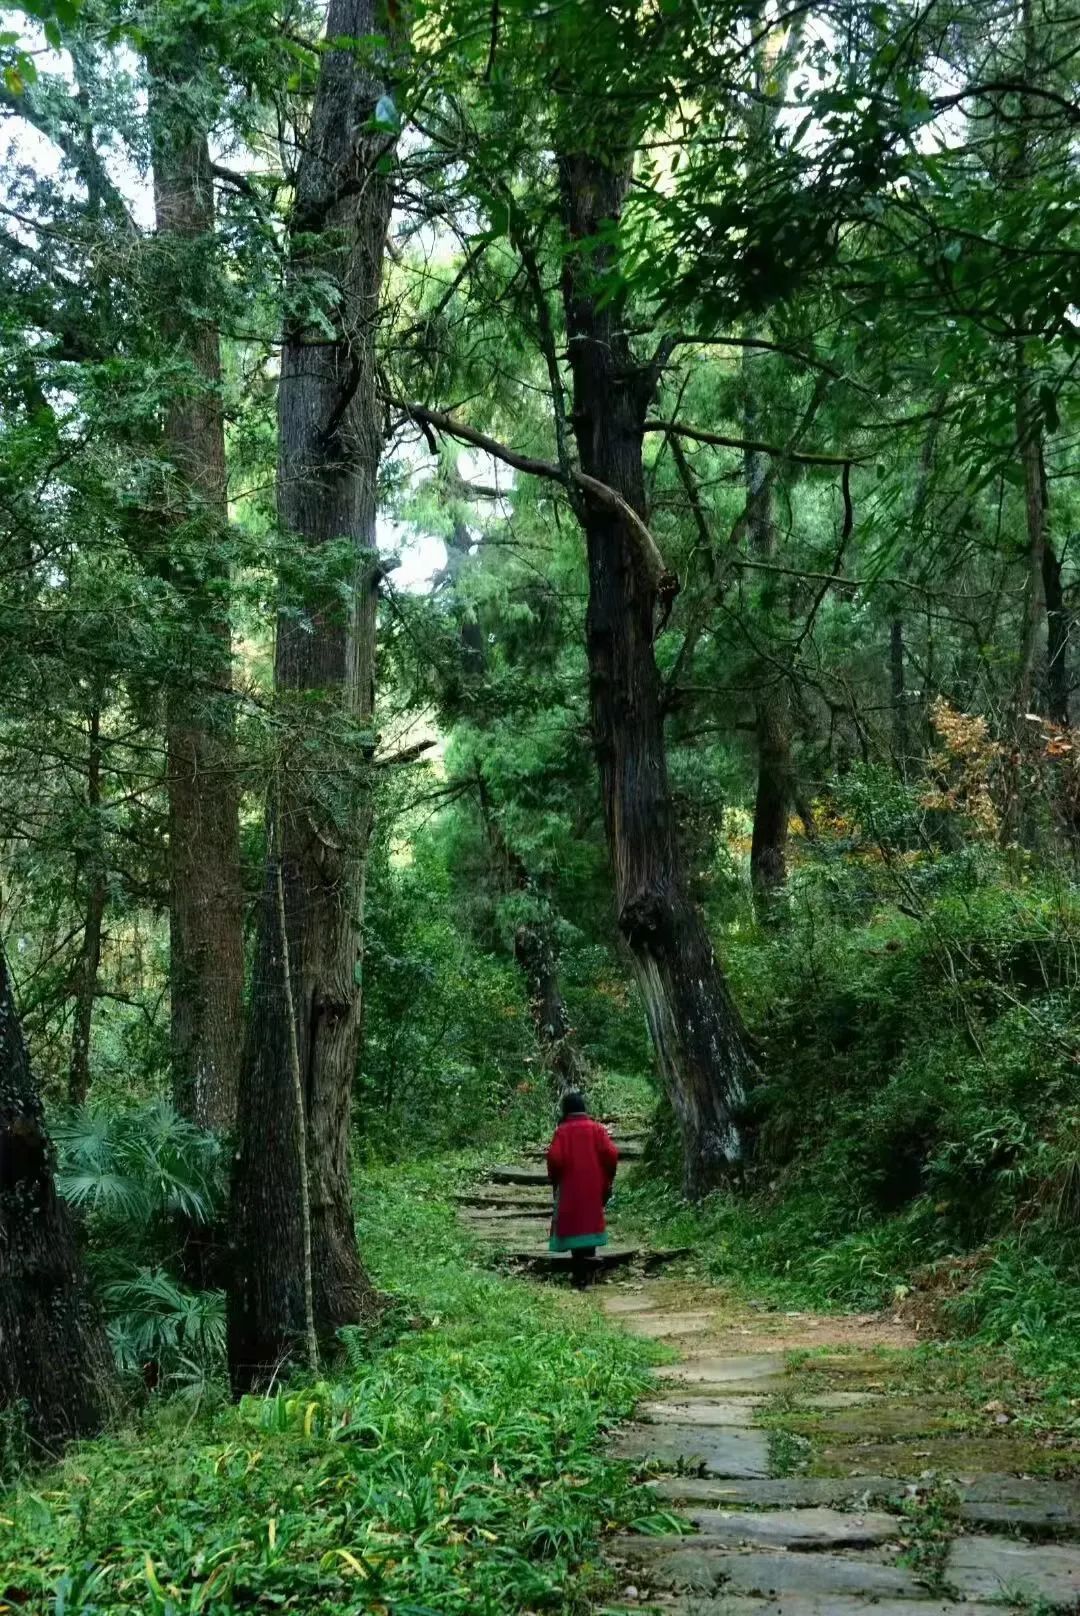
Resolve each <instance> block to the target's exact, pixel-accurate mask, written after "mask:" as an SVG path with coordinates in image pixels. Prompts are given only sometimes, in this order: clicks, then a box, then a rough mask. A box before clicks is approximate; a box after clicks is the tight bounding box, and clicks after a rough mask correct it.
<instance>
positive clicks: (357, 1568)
mask: <svg viewBox="0 0 1080 1616" xmlns="http://www.w3.org/2000/svg"><path fill="white" fill-rule="evenodd" d="M334 1553H335V1554H336V1555H338V1557H339V1558H340V1559H342V1560H344V1562H345V1564H346V1565H347V1566H348V1567H349V1569H350V1571H354V1572H355V1573H356V1575H357V1576H358V1577H363V1578H364V1579H365V1581H366V1579H367V1568H366V1567H365V1566H364V1565H362V1564H361V1562H360V1561H359V1560H358V1559H357V1558H356V1555H355V1554H352V1553H350V1551H349V1550H348V1549H335V1550H334Z"/></svg>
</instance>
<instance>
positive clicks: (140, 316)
mask: <svg viewBox="0 0 1080 1616" xmlns="http://www.w3.org/2000/svg"><path fill="white" fill-rule="evenodd" d="M9 17H13V19H14V20H13V21H12V22H11V26H10V29H9V31H8V32H7V33H5V34H3V35H0V69H2V72H3V81H4V87H3V89H2V90H0V140H2V148H3V177H2V182H0V346H2V354H3V359H2V367H0V625H2V634H3V644H4V655H3V658H2V660H0V782H2V784H0V939H2V948H3V955H2V959H0V1042H2V1049H3V1058H2V1063H0V1422H4V1423H3V1427H2V1434H3V1440H2V1441H0V1450H2V1453H3V1455H5V1456H6V1458H5V1464H6V1463H8V1462H10V1464H11V1465H13V1466H14V1467H15V1468H16V1469H19V1468H20V1467H22V1466H24V1465H27V1464H30V1465H33V1464H35V1463H37V1462H39V1461H40V1460H41V1459H42V1458H43V1457H48V1456H51V1455H55V1454H56V1453H57V1452H58V1451H59V1450H60V1449H61V1448H62V1447H63V1445H64V1444H65V1442H66V1441H68V1440H69V1439H70V1438H72V1437H76V1436H78V1437H86V1436H92V1435H94V1434H95V1433H97V1432H100V1431H102V1430H103V1429H116V1428H117V1422H119V1424H120V1426H122V1425H123V1422H124V1421H125V1420H129V1419H133V1418H136V1419H146V1418H150V1417H151V1413H148V1410H151V1405H153V1406H155V1407H156V1406H157V1405H159V1404H160V1405H161V1406H162V1407H166V1406H167V1405H169V1402H170V1399H175V1398H176V1397H177V1396H179V1397H181V1398H182V1399H183V1398H185V1397H186V1398H187V1399H188V1400H189V1403H190V1400H191V1399H192V1398H195V1399H196V1400H199V1399H201V1400H203V1402H204V1403H206V1404H207V1405H208V1406H214V1407H219V1408H220V1407H226V1408H227V1406H228V1397H229V1395H230V1391H231V1394H232V1395H233V1396H235V1397H240V1396H244V1395H245V1394H249V1393H252V1392H260V1391H261V1390H263V1389H264V1388H265V1387H266V1386H267V1385H268V1384H269V1383H271V1382H280V1381H281V1377H282V1376H284V1377H285V1378H286V1381H287V1380H288V1376H289V1375H290V1374H292V1375H293V1376H299V1377H301V1378H302V1377H303V1376H304V1375H305V1374H308V1375H310V1374H312V1373H313V1372H314V1371H315V1370H316V1367H317V1366H319V1365H321V1366H322V1371H324V1372H330V1371H329V1370H327V1368H326V1366H327V1365H331V1366H332V1365H333V1363H334V1362H335V1361H338V1359H339V1358H340V1354H341V1352H342V1351H343V1347H342V1343H343V1342H344V1343H345V1350H347V1355H348V1357H349V1360H350V1362H355V1361H358V1360H359V1359H364V1358H365V1357H366V1356H370V1355H371V1354H374V1353H375V1352H376V1351H377V1350H378V1344H379V1343H380V1342H383V1344H384V1345H385V1340H386V1339H387V1338H388V1337H387V1332H390V1333H391V1334H392V1325H391V1324H389V1323H388V1322H387V1320H388V1318H389V1319H391V1320H392V1319H393V1317H395V1315H394V1312H393V1308H392V1307H391V1308H390V1311H389V1313H388V1311H387V1296H386V1292H387V1280H386V1276H385V1274H384V1273H383V1272H382V1270H381V1269H380V1273H379V1275H378V1276H376V1275H375V1274H374V1273H373V1271H372V1263H373V1260H376V1258H377V1253H376V1251H375V1250H374V1248H370V1247H369V1246H368V1245H367V1244H366V1243H365V1231H368V1232H369V1233H370V1238H371V1239H372V1240H376V1239H377V1238H382V1236H378V1233H377V1232H378V1230H380V1229H381V1230H382V1235H383V1236H386V1229H387V1227H388V1225H387V1224H386V1223H385V1219H383V1221H382V1222H380V1219H382V1218H383V1214H382V1213H379V1212H377V1211H376V1210H374V1209H373V1208H374V1202H373V1201H372V1200H371V1196H372V1195H373V1194H374V1191H373V1190H372V1186H373V1185H375V1184H380V1183H385V1182H386V1176H385V1175H386V1174H387V1172H388V1171H390V1169H391V1167H393V1166H395V1164H396V1167H397V1169H398V1170H399V1171H405V1172H412V1171H419V1170H420V1169H419V1167H418V1166H417V1164H418V1163H424V1162H427V1163H432V1162H435V1163H438V1162H442V1163H443V1164H444V1166H443V1168H442V1169H440V1171H443V1172H450V1171H451V1169H450V1167H449V1166H446V1165H445V1164H446V1163H448V1162H449V1161H451V1160H457V1159H459V1158H460V1153H461V1152H473V1153H475V1152H478V1151H479V1152H481V1153H483V1152H488V1153H489V1154H491V1153H493V1152H496V1151H497V1150H498V1149H499V1148H500V1145H501V1144H502V1143H503V1142H504V1141H506V1140H507V1139H511V1138H524V1137H526V1136H528V1135H530V1134H532V1135H536V1134H538V1133H541V1132H542V1131H543V1130H544V1129H545V1128H546V1127H547V1126H548V1123H549V1118H550V1115H551V1111H552V1105H553V1101H554V1098H555V1097H556V1096H557V1095H558V1093H559V1092H560V1091H561V1090H562V1089H564V1088H565V1087H567V1086H571V1085H573V1086H583V1087H585V1088H586V1089H587V1090H588V1091H589V1092H590V1094H591V1095H592V1096H593V1098H594V1100H595V1102H596V1104H597V1105H598V1107H599V1108H600V1109H604V1108H605V1107H606V1108H607V1109H608V1110H609V1111H612V1112H618V1111H619V1110H620V1108H623V1109H625V1108H627V1107H629V1108H630V1109H631V1110H632V1111H634V1112H635V1113H636V1114H640V1115H643V1116H647V1117H648V1118H649V1119H650V1127H651V1130H652V1142H651V1145H650V1150H649V1155H648V1160H647V1163H646V1167H645V1170H644V1171H643V1172H641V1173H639V1175H638V1180H637V1183H636V1185H635V1186H634V1188H633V1189H631V1190H628V1191H626V1192H625V1194H626V1196H627V1202H626V1204H627V1207H628V1209H629V1210H630V1211H631V1212H632V1213H633V1215H635V1216H637V1217H639V1218H641V1219H642V1220H644V1221H645V1222H646V1223H649V1224H650V1226H652V1227H663V1228H666V1229H668V1230H669V1231H677V1232H678V1234H679V1238H680V1239H685V1240H686V1241H687V1242H689V1243H692V1244H694V1245H695V1246H696V1247H697V1248H698V1249H699V1250H700V1253H701V1256H702V1260H704V1261H705V1262H706V1263H710V1264H712V1265H713V1266H714V1268H715V1271H716V1272H717V1273H722V1274H729V1275H734V1276H735V1277H736V1278H738V1277H739V1276H742V1277H745V1276H746V1274H748V1273H750V1272H754V1273H758V1274H761V1275H763V1276H769V1282H770V1283H774V1284H777V1285H780V1284H783V1285H787V1286H789V1287H795V1288H796V1290H797V1289H798V1287H800V1286H801V1287H802V1288H803V1293H807V1294H808V1293H809V1292H810V1291H813V1293H814V1294H815V1295H817V1296H818V1297H823V1298H825V1299H826V1300H831V1301H833V1302H835V1303H858V1304H860V1305H877V1304H879V1303H881V1302H883V1301H887V1300H889V1299H895V1298H896V1297H897V1296H901V1297H903V1296H906V1295H908V1293H909V1292H911V1291H916V1292H917V1291H919V1290H920V1289H922V1290H929V1291H933V1292H935V1293H938V1292H942V1291H943V1292H945V1293H946V1295H947V1297H948V1298H949V1300H948V1306H947V1308H946V1314H947V1328H948V1329H950V1330H952V1331H954V1332H957V1333H962V1332H964V1331H982V1332H983V1333H984V1334H988V1335H989V1336H990V1337H992V1338H993V1339H996V1340H1001V1341H1010V1342H1011V1343H1012V1345H1013V1347H1014V1348H1015V1349H1016V1350H1018V1351H1023V1350H1029V1351H1030V1352H1031V1353H1033V1354H1035V1357H1036V1358H1039V1354H1040V1353H1041V1354H1042V1357H1041V1358H1039V1362H1040V1363H1041V1364H1042V1366H1043V1368H1044V1369H1047V1372H1051V1371H1052V1372H1053V1373H1055V1374H1061V1375H1066V1376H1067V1375H1068V1374H1072V1373H1074V1372H1075V1369H1076V1367H1077V1366H1078V1365H1080V1356H1078V1354H1077V1350H1076V1347H1075V1327H1076V1324H1077V1322H1078V1320H1080V1241H1078V1219H1080V1092H1078V1089H1077V1065H1078V1062H1080V1027H1078V1023H1077V1016H1078V1008H1080V964H1078V959H1080V955H1078V944H1080V896H1078V888H1077V884H1076V883H1077V862H1076V861H1077V856H1078V853H1080V729H1077V728H1074V719H1076V720H1077V721H1078V723H1080V715H1078V712H1077V694H1076V692H1077V687H1078V685H1080V630H1078V625H1077V616H1078V613H1080V553H1078V550H1077V542H1078V534H1080V494H1078V490H1077V483H1076V478H1077V475H1078V469H1077V468H1078V464H1080V462H1078V458H1077V455H1076V452H1075V451H1076V445H1077V440H1078V433H1080V389H1078V386H1077V367H1078V363H1080V324H1078V315H1077V306H1076V303H1077V294H1076V288H1077V283H1078V282H1077V269H1078V267H1080V229H1078V213H1077V201H1078V192H1080V171H1078V167H1077V129H1078V125H1080V100H1078V98H1077V61H1078V55H1080V31H1078V22H1077V17H1076V16H1075V14H1074V13H1073V12H1072V11H1071V9H1070V8H1069V7H1066V6H1063V5H1061V4H1060V0H1009V3H1003V4H999V3H997V0H929V3H914V0H881V3H873V4H871V3H870V0H827V3H825V0H823V3H820V4H817V3H815V4H809V5H806V6H798V7H793V8H784V7H770V6H768V5H746V4H742V3H726V0H701V3H698V4H689V3H681V0H625V3H623V0H620V3H610V4H608V3H602V0H577V3H568V0H559V3H553V4H541V3H535V0H441V3H434V0H414V3H413V4H411V5H408V4H401V5H399V4H398V3H397V0H387V4H385V5H384V4H383V3H382V0H329V4H328V6H325V7H324V6H320V5H308V4H304V3H301V4H292V3H291V0H290V3H286V4H272V3H270V0H213V3H206V0H151V3H149V4H145V5H144V4H141V3H139V0H131V3H128V0H81V4H79V3H76V0H33V3H32V4H24V5H23V7H22V9H21V10H19V11H17V12H15V13H14V14H11V13H9ZM454 1153H457V1155H456V1156H455V1155H454ZM358 1208H359V1224H358V1222H357V1209H358ZM372 1231H375V1232H372ZM386 1238H389V1236H386ZM419 1238H420V1236H419V1235H418V1233H417V1228H416V1226H413V1225H409V1226H407V1227H404V1226H403V1227H401V1228H397V1232H396V1233H395V1234H394V1235H393V1240H392V1243H400V1242H404V1243H405V1245H406V1246H408V1244H409V1243H410V1242H413V1241H416V1240H419ZM404 1256H405V1253H404V1252H399V1253H398V1257H397V1258H396V1259H395V1260H398V1261H401V1260H402V1259H403V1258H404ZM418 1261H419V1258H418ZM401 1272H402V1274H404V1276H406V1279H407V1275H408V1264H407V1263H405V1265H404V1268H403V1269H402V1270H401ZM389 1288H390V1289H391V1290H393V1289H394V1287H393V1285H390V1286H389ZM404 1289H405V1291H407V1289H408V1285H407V1283H405V1286H404ZM794 1293H795V1292H794V1291H793V1292H792V1294H794ZM1070 1338H1071V1339H1072V1344H1071V1345H1069V1341H1070ZM1048 1343H1049V1345H1048ZM598 1350H599V1349H598ZM1032 1361H1034V1359H1033V1360H1032ZM553 1372H554V1370H553ZM627 1373H629V1371H627ZM215 1400H216V1401H215ZM242 1406H243V1405H242ZM151 1412H152V1410H151ZM154 1417H157V1416H154ZM161 1417H165V1416H164V1415H162V1416H161ZM106 1440H108V1439H106ZM272 1546H273V1545H272V1544H271V1547H272ZM560 1552H561V1551H560ZM70 1592H71V1590H70V1589H69V1594H70ZM72 1597H73V1596H72ZM86 1597H87V1598H88V1599H89V1597H90V1596H89V1595H87V1596H86ZM155 1597H156V1595H155ZM373 1597H374V1596H373ZM522 1597H525V1595H523V1596H522ZM51 1608H52V1607H51V1606H50V1609H51ZM57 1608H58V1609H59V1606H57ZM64 1608H65V1609H67V1608H72V1609H73V1608H84V1607H83V1606H81V1605H79V1606H76V1605H75V1604H73V1603H72V1604H69V1605H68V1606H65V1607H64ZM85 1608H89V1606H86V1607H85ZM94 1608H99V1607H98V1606H95V1607H94ZM100 1608H105V1607H104V1606H101V1607H100ZM108 1608H110V1609H112V1608H113V1606H112V1605H109V1606H108ZM116 1608H121V1607H120V1606H119V1605H118V1606H117V1607H116ZM123 1608H127V1607H126V1606H124V1607H123ZM144 1608H145V1607H144ZM154 1608H155V1609H161V1610H164V1609H165V1608H166V1606H164V1605H161V1604H160V1603H159V1604H158V1605H157V1606H155V1607H154ZM169 1608H172V1607H169ZM177 1608H179V1607H177ZM185 1608H186V1607H185ZM191 1608H192V1609H194V1608H196V1607H195V1606H194V1605H193V1606H192V1607H191ZM206 1608H209V1607H206ZM214 1608H217V1607H214ZM221 1608H222V1609H223V1610H224V1609H225V1608H226V1607H225V1606H224V1605H223V1606H222V1607H221ZM228 1608H229V1609H232V1606H231V1605H230V1606H228ZM310 1608H312V1609H315V1608H316V1607H315V1606H311V1607H310ZM318 1608H320V1609H321V1608H322V1607H321V1606H320V1607H318ZM327 1608H328V1609H329V1608H330V1607H329V1606H328V1607H327ZM333 1608H335V1609H336V1608H337V1607H336V1606H335V1607H333ZM364 1608H368V1607H366V1606H365V1607H364ZM371 1608H373V1609H374V1608H376V1607H375V1606H372V1607H371ZM379 1608H382V1607H379ZM393 1608H394V1609H395V1610H397V1609H400V1610H403V1611H404V1610H405V1609H406V1608H407V1607H406V1606H405V1605H397V1606H394V1607H393ZM409 1608H412V1607H409ZM416 1608H417V1609H419V1608H420V1607H419V1606H417V1607H416ZM425 1608H426V1607H425ZM439 1608H441V1609H457V1608H459V1607H458V1606H457V1605H454V1604H453V1603H452V1602H451V1603H446V1604H443V1605H441V1606H440V1607H439ZM460 1608H462V1609H466V1608H469V1607H468V1605H467V1604H465V1605H462V1606H461V1607H460ZM472 1608H473V1609H479V1608H480V1604H479V1603H477V1604H476V1605H474V1606H473V1607H472ZM484 1608H486V1607H484ZM492 1608H495V1607H494V1606H493V1607H492ZM514 1608H518V1607H517V1606H514ZM522 1608H525V1607H524V1606H522Z"/></svg>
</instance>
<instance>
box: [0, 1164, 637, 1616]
mask: <svg viewBox="0 0 1080 1616" xmlns="http://www.w3.org/2000/svg"><path fill="white" fill-rule="evenodd" d="M444 1187H445V1180H444V1179H443V1178H442V1175H439V1174H434V1173H422V1172H419V1171H415V1170H414V1171H413V1172H411V1173H408V1174H403V1173H396V1174H390V1173H383V1174H381V1175H379V1176H378V1178H374V1179H373V1178H372V1177H367V1178H365V1180H364V1184H363V1188H362V1191H361V1198H360V1228H361V1234H362V1239H363V1244H364V1249H365V1252H366V1253H367V1255H368V1257H369V1259H370V1261H371V1263H372V1266H373V1270H374V1273H375V1277H376V1279H377V1280H378V1282H379V1283H380V1285H381V1286H382V1288H383V1289H384V1291H386V1292H388V1293H389V1295H390V1297H391V1298H392V1302H393V1306H392V1309H391V1314H390V1317H391V1318H392V1319H396V1320H398V1321H399V1322H400V1321H405V1320H407V1321H408V1323H407V1324H406V1327H405V1328H404V1331H403V1333H400V1332H395V1331H388V1330H385V1329H384V1332H383V1333H382V1335H381V1336H376V1337H375V1338H365V1337H364V1336H362V1335H360V1334H357V1333H352V1334H350V1335H349V1337H348V1338H347V1341H346V1362H345V1364H344V1366H343V1368H342V1370H341V1373H340V1376H339V1377H337V1378H327V1379H323V1380H319V1381H316V1382H306V1381H303V1380H298V1381H296V1382H293V1383H291V1384H289V1385H287V1386H284V1387H279V1388H278V1389H276V1390H275V1391H274V1392H273V1393H271V1394H270V1395H269V1396H267V1397H265V1398H247V1399H245V1400H244V1402H243V1403H242V1404H241V1405H240V1407H239V1408H236V1409H220V1408H218V1409H213V1410H211V1411H209V1412H203V1413H199V1414H196V1415H194V1416H193V1415H192V1413H191V1411H190V1410H185V1409H184V1408H183V1407H181V1406H177V1405H175V1404H174V1405H166V1406H165V1407H163V1408H161V1409H159V1410H156V1411H155V1412H153V1413H150V1414H147V1415H145V1416H143V1418H142V1419H141V1420H140V1421H139V1422H138V1423H137V1424H135V1425H134V1426H133V1427H131V1428H130V1429H129V1430H128V1431H126V1432H125V1433H121V1434H119V1435H117V1436H113V1437H108V1438H104V1439H102V1440H101V1441H99V1442H96V1443H90V1444H85V1445H83V1446H82V1447H81V1448H80V1449H79V1451H78V1452H77V1453H76V1454H73V1455H72V1456H71V1458H70V1459H69V1460H68V1461H66V1463H65V1464H64V1465H63V1466H62V1467H60V1468H58V1469H56V1470H54V1471H52V1472H50V1473H49V1474H48V1476H47V1477H42V1478H37V1479H36V1480H34V1481H33V1482H30V1483H29V1484H28V1485H27V1486H26V1487H25V1488H23V1489H16V1491H15V1492H14V1493H12V1494H11V1495H9V1496H8V1497H6V1498H5V1499H3V1501H2V1507H0V1516H2V1517H3V1522H2V1524H0V1558H2V1561H3V1565H4V1573H3V1578H4V1581H3V1587H4V1589H5V1590H6V1593H7V1597H8V1598H9V1599H11V1598H12V1597H14V1594H15V1592H16V1591H18V1590H20V1589H21V1590H24V1591H25V1596H26V1597H27V1598H29V1599H31V1600H39V1599H45V1600H48V1601H49V1602H50V1608H51V1602H52V1601H54V1600H55V1601H57V1605H56V1608H57V1609H60V1608H63V1609H65V1610H69V1611H71V1610H80V1609H81V1610H90V1609H93V1610H96V1611H102V1612H104V1611H110V1612H117V1613H120V1612H126V1611H131V1612H134V1611H136V1610H138V1611H140V1612H143V1611H147V1610H151V1611H157V1612H159V1613H161V1616H164V1612H165V1611H166V1610H167V1609H172V1610H192V1611H194V1610H202V1611H209V1612H214V1613H215V1616H217V1613H220V1616H226V1613H231V1612H238V1611H240V1610H246V1609H248V1608H250V1607H251V1606H252V1605H253V1604H254V1605H260V1604H267V1605H271V1604H272V1605H277V1604H279V1603H281V1602H283V1601H285V1602H299V1603H300V1604H302V1605H303V1608H304V1610H305V1611H307V1612H311V1613H312V1616H339V1613H344V1612H346V1611H350V1612H353V1611H358V1610H363V1611H368V1610H370V1611H373V1612H374V1611H379V1610H382V1609H387V1608H389V1609H390V1610H393V1611H394V1612H395V1613H396V1612H402V1613H404V1612H412V1613H413V1616H420V1613H421V1612H428V1613H432V1612H438V1613H439V1616H452V1613H455V1612H459V1613H461V1616H480V1613H485V1616H496V1613H501V1612H508V1611H521V1612H526V1611H529V1610H533V1611H535V1610H553V1611H554V1610H559V1611H564V1612H567V1613H570V1612H577V1611H581V1612H584V1611H585V1610H586V1609H588V1608H590V1607H589V1603H588V1590H589V1589H590V1588H591V1587H592V1588H595V1587H596V1586H598V1571H597V1567H596V1562H595V1558H594V1545H595V1540H596V1535H597V1533H598V1531H599V1530H600V1529H601V1528H603V1527H605V1526H607V1525H608V1524H609V1523H612V1522H617V1523H629V1522H634V1523H641V1524H643V1525H646V1526H647V1525H649V1524H650V1520H651V1519H652V1517H653V1516H654V1514H655V1511H654V1506H653V1505H652V1503H651V1501H650V1500H649V1499H648V1496H647V1495H641V1494H638V1493H636V1492H635V1491H634V1490H632V1489H629V1488H628V1486H627V1484H626V1481H625V1479H624V1473H623V1470H622V1468H621V1467H618V1466H612V1465H610V1464H607V1463H605V1462H604V1461H603V1460H602V1459H600V1458H599V1457H597V1454H596V1451H595V1444H596V1437H597V1435H598V1433H599V1432H600V1430H602V1428H603V1426H604V1425H605V1424H606V1423H608V1422H609V1421H612V1420H614V1419H616V1418H617V1417H619V1416H620V1415H624V1414H626V1413H627V1412H628V1411H629V1409H630V1408H631V1406H632V1404H633V1402H634V1399H635V1398H636V1397H637V1396H638V1395H639V1394H640V1392H641V1390H642V1388H643V1386H644V1365H645V1358H646V1354H645V1352H644V1350H643V1349H642V1348H641V1346H640V1345H635V1344H634V1343H633V1342H631V1341H630V1340H629V1338H628V1337H627V1336H626V1335H624V1334H622V1333H620V1332H617V1331H613V1330H611V1329H609V1328H608V1327H607V1326H605V1325H604V1324H603V1323H602V1322H601V1321H600V1320H599V1319H598V1318H597V1316H596V1315H595V1313H594V1312H592V1311H591V1310H590V1309H589V1308H588V1307H587V1306H585V1305H584V1304H581V1303H578V1302H576V1301H574V1300H560V1299H558V1298H555V1297H552V1296H545V1295H543V1294H541V1293H539V1292H538V1291H536V1290H535V1289H534V1288H533V1287H531V1286H529V1285H526V1284H523V1283H520V1282H515V1281H506V1280H500V1279H498V1278H496V1277H494V1276H492V1275H489V1274H485V1273H483V1272H482V1271H480V1270H477V1269H475V1268H472V1267H470V1266H469V1264H468V1248H467V1242H466V1241H465V1238H464V1236H463V1235H462V1234H461V1233H460V1232H459V1230H458V1228H457V1226H456V1223H455V1219H454V1215H453V1212H452V1210H451V1208H450V1207H449V1206H448V1205H447V1204H446V1202H445V1201H444V1200H443V1199H441V1198H440V1197H441V1192H442V1190H443V1189H444ZM653 1524H656V1523H655V1522H654V1523H653Z"/></svg>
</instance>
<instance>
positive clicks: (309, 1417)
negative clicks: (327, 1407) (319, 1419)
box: [304, 1403, 319, 1436]
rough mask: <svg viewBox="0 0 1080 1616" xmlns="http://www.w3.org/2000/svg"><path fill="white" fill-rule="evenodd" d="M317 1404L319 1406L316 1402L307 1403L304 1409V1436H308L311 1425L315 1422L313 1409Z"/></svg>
mask: <svg viewBox="0 0 1080 1616" xmlns="http://www.w3.org/2000/svg"><path fill="white" fill-rule="evenodd" d="M318 1406H319V1405H318V1403H309V1404H308V1406H307V1409H306V1411H305V1413H304V1435H305V1436H310V1435H311V1427H312V1425H313V1424H314V1422H315V1410H316V1409H317V1408H318Z"/></svg>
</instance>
